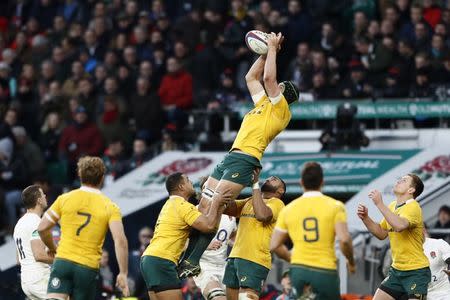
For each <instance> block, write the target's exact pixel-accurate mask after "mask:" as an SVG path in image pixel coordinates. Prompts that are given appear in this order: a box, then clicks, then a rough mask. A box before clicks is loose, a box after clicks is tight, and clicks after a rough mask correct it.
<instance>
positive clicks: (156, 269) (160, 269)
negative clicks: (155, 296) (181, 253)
mask: <svg viewBox="0 0 450 300" xmlns="http://www.w3.org/2000/svg"><path fill="white" fill-rule="evenodd" d="M141 273H142V277H144V280H145V284H146V285H147V289H148V290H149V291H153V292H155V293H159V292H162V291H168V290H177V289H180V288H181V280H180V278H179V277H178V273H177V266H176V265H175V263H173V262H172V261H170V260H167V259H164V258H160V257H156V256H151V255H145V256H143V257H142V258H141Z"/></svg>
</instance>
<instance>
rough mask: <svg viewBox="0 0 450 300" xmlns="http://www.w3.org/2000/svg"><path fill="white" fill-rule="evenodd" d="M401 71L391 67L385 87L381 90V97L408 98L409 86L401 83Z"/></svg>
mask: <svg viewBox="0 0 450 300" xmlns="http://www.w3.org/2000/svg"><path fill="white" fill-rule="evenodd" d="M399 79H400V70H399V68H397V67H391V68H389V70H388V74H387V76H386V79H385V82H384V86H383V88H382V89H381V95H382V96H383V97H384V98H401V97H406V96H408V86H405V85H402V84H401V83H400V80H399Z"/></svg>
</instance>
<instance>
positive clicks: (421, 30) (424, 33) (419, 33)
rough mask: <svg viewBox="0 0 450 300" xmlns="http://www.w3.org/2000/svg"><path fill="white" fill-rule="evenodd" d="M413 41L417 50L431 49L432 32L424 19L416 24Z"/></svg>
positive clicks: (425, 50)
mask: <svg viewBox="0 0 450 300" xmlns="http://www.w3.org/2000/svg"><path fill="white" fill-rule="evenodd" d="M413 41H414V48H415V49H416V51H424V52H427V51H429V50H430V32H429V30H428V28H427V23H425V22H424V21H421V22H418V23H416V24H415V26H414V40H413Z"/></svg>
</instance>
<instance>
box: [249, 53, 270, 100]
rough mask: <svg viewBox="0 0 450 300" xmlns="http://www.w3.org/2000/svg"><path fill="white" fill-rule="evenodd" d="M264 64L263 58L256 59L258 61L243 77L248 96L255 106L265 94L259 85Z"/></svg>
mask: <svg viewBox="0 0 450 300" xmlns="http://www.w3.org/2000/svg"><path fill="white" fill-rule="evenodd" d="M265 62H266V59H265V57H264V56H260V57H258V59H257V60H256V61H255V62H254V63H253V65H252V66H251V68H250V69H249V70H248V72H247V74H246V75H245V82H246V83H247V88H248V91H249V93H250V96H252V99H253V103H255V104H256V102H258V101H259V99H261V97H262V95H263V94H264V93H265V92H264V87H263V85H262V84H261V78H262V76H263V72H264V63H265ZM259 94H261V97H258V95H259Z"/></svg>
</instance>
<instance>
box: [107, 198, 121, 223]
mask: <svg viewBox="0 0 450 300" xmlns="http://www.w3.org/2000/svg"><path fill="white" fill-rule="evenodd" d="M121 220H122V213H121V212H120V208H119V206H118V205H117V204H115V203H113V202H111V215H110V216H109V223H111V222H114V221H121Z"/></svg>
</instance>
